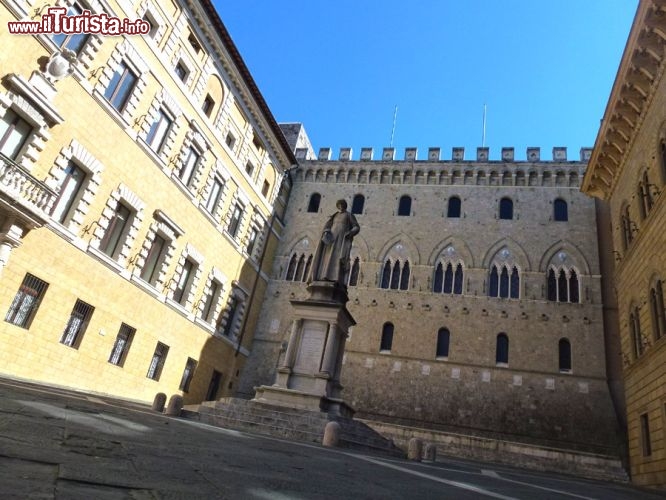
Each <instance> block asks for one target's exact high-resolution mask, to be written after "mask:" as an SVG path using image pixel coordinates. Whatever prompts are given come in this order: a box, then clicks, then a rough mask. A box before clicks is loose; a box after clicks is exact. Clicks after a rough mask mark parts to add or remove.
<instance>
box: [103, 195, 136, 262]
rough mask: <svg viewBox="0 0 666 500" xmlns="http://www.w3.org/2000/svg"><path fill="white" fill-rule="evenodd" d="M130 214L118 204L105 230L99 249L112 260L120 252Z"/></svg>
mask: <svg viewBox="0 0 666 500" xmlns="http://www.w3.org/2000/svg"><path fill="white" fill-rule="evenodd" d="M131 215H132V212H131V211H130V209H129V208H127V207H126V206H125V205H123V204H122V203H118V206H117V207H116V211H115V212H114V214H113V216H112V217H111V220H110V221H109V225H108V227H107V228H106V233H105V234H104V238H102V241H101V243H100V245H99V248H100V250H101V251H102V252H104V253H105V254H106V255H108V256H109V257H111V258H112V259H116V258H118V255H119V254H120V250H121V249H122V246H123V243H124V241H125V238H126V236H127V233H128V231H129V226H130V217H131Z"/></svg>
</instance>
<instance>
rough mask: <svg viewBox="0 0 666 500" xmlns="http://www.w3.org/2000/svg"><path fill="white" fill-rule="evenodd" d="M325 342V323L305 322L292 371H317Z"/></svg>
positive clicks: (312, 372) (311, 372)
mask: <svg viewBox="0 0 666 500" xmlns="http://www.w3.org/2000/svg"><path fill="white" fill-rule="evenodd" d="M325 342H326V325H325V324H322V323H319V324H317V323H315V324H312V323H309V324H308V323H306V324H305V325H303V334H302V336H301V344H300V346H299V347H298V354H297V356H296V363H295V364H294V371H297V372H300V373H310V374H314V373H317V372H319V365H320V363H321V356H322V354H323V352H324V343H325Z"/></svg>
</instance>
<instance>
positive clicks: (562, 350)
mask: <svg viewBox="0 0 666 500" xmlns="http://www.w3.org/2000/svg"><path fill="white" fill-rule="evenodd" d="M558 350H559V365H560V371H561V372H570V371H571V343H570V342H569V341H568V340H567V339H560V342H559V344H558Z"/></svg>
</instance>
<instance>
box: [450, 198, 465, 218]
mask: <svg viewBox="0 0 666 500" xmlns="http://www.w3.org/2000/svg"><path fill="white" fill-rule="evenodd" d="M452 200H458V207H457V213H458V215H455V210H456V209H455V208H454V207H452V206H451V201H452ZM452 212H454V213H453V215H452ZM462 213H463V212H462V196H460V195H459V194H452V195H451V196H449V198H448V200H447V202H446V218H447V219H460V218H461V217H462Z"/></svg>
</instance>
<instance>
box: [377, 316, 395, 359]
mask: <svg viewBox="0 0 666 500" xmlns="http://www.w3.org/2000/svg"><path fill="white" fill-rule="evenodd" d="M394 335H395V325H394V324H393V323H392V322H391V321H386V322H385V323H384V324H383V325H382V333H381V336H380V340H379V353H380V354H390V353H391V350H392V349H393V337H394Z"/></svg>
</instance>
